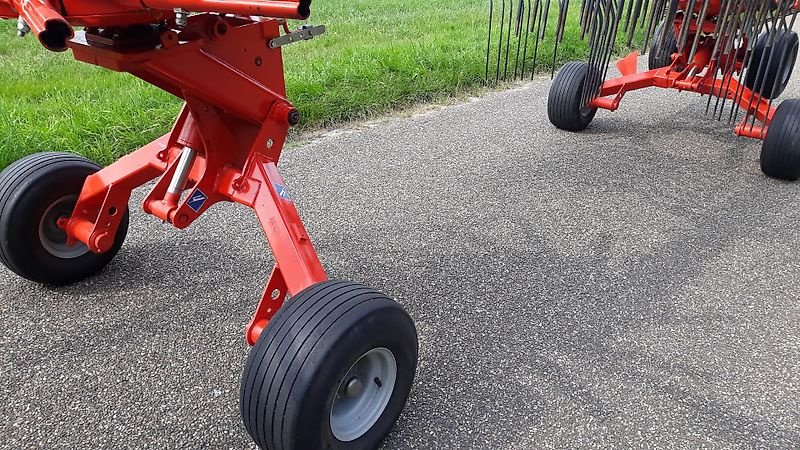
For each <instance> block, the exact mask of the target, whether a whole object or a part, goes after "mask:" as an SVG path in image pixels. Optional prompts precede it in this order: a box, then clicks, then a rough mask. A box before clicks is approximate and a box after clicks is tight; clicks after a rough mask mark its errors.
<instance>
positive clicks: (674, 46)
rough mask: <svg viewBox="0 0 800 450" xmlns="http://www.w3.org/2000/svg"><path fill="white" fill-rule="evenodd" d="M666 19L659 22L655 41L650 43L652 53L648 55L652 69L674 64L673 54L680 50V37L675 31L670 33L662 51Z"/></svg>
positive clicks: (648, 64)
mask: <svg viewBox="0 0 800 450" xmlns="http://www.w3.org/2000/svg"><path fill="white" fill-rule="evenodd" d="M664 23H665V22H664V21H663V20H662V21H661V23H659V24H658V26H657V27H656V29H655V31H654V32H653V43H652V44H651V45H650V53H649V54H648V55H647V67H648V68H649V69H650V70H655V69H660V68H662V67H667V66H669V65H670V64H672V55H673V54H674V53H677V52H678V39H677V38H676V37H675V33H669V34H668V35H667V37H666V40H665V41H664V44H663V49H664V50H663V51H660V47H659V44H660V43H661V36H662V34H663V33H664Z"/></svg>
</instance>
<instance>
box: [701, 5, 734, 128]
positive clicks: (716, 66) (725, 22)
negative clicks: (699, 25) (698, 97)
mask: <svg viewBox="0 0 800 450" xmlns="http://www.w3.org/2000/svg"><path fill="white" fill-rule="evenodd" d="M723 2H724V3H723V4H724V8H722V11H723V15H722V20H720V21H718V22H717V25H716V26H715V28H714V36H713V37H714V39H715V45H714V51H713V52H712V54H711V60H712V61H713V62H714V66H713V67H714V73H715V74H716V72H717V71H719V70H720V69H721V68H720V67H719V55H720V50H721V49H722V42H720V40H719V36H720V33H722V31H723V30H725V29H726V28H727V26H728V22H729V18H730V14H729V13H730V8H731V4H732V3H733V0H723ZM720 89H721V88H720ZM721 92H722V91H721V90H719V91H718V93H717V96H719V94H720V93H721ZM712 97H714V88H713V86H712V88H711V92H710V93H709V95H708V102H707V103H706V115H708V111H709V110H710V109H711V98H712ZM716 114H717V112H716V110H715V111H714V115H716Z"/></svg>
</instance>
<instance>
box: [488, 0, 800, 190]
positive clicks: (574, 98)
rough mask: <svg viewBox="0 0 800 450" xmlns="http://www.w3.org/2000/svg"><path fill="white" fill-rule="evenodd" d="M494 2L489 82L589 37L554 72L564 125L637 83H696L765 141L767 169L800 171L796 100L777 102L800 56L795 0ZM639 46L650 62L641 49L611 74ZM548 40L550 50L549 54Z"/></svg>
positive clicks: (798, 174) (615, 101) (552, 102)
mask: <svg viewBox="0 0 800 450" xmlns="http://www.w3.org/2000/svg"><path fill="white" fill-rule="evenodd" d="M490 8H491V11H490V14H489V17H490V19H489V22H490V23H489V39H488V43H487V55H486V61H487V65H486V74H485V75H486V79H487V82H498V81H508V80H514V79H520V78H525V77H532V76H533V74H534V73H535V72H536V70H537V67H541V66H542V64H543V61H545V63H546V64H549V65H550V66H551V67H552V68H553V70H555V67H556V65H557V61H558V60H559V58H560V53H559V52H560V51H563V49H562V47H563V42H564V40H565V39H569V38H573V39H574V37H575V36H577V35H578V34H579V35H580V37H581V38H582V39H584V40H585V41H586V43H587V46H588V56H587V58H586V60H585V61H582V62H573V63H568V64H567V65H566V66H564V67H563V68H562V69H561V70H560V71H559V73H558V75H556V76H555V79H554V81H553V87H552V89H551V92H550V98H549V100H548V115H549V117H550V120H551V122H552V123H553V124H554V125H555V126H557V127H558V128H561V129H565V130H569V131H580V130H583V129H584V128H586V127H587V126H588V125H589V124H590V123H591V121H592V119H593V118H594V115H595V113H596V111H597V110H598V109H607V110H611V111H613V110H616V109H618V108H619V107H620V104H621V102H622V99H623V97H624V95H625V94H626V93H627V92H630V91H632V90H637V89H642V88H646V87H660V88H667V89H674V90H677V91H689V92H696V93H699V94H701V95H704V96H706V101H705V105H704V106H705V111H706V113H707V114H710V115H712V116H713V117H714V118H716V119H718V120H725V121H727V122H729V123H731V124H732V125H733V126H734V127H735V128H734V130H735V132H736V134H738V135H740V136H745V137H750V138H756V139H763V140H764V141H765V142H764V148H763V153H762V159H761V163H762V169H763V170H764V172H765V173H767V174H768V175H771V176H773V177H776V178H782V179H788V180H796V179H798V178H800V147H798V145H800V144H797V143H796V141H797V139H795V138H800V135H797V136H795V135H796V134H798V132H797V131H795V130H794V129H795V128H796V127H794V126H789V125H786V124H794V123H795V121H798V120H800V117H797V114H796V113H795V112H794V111H795V109H796V108H795V107H794V105H795V100H787V101H785V102H784V104H781V105H780V106H777V102H776V99H778V97H779V96H780V95H781V94H783V92H784V90H785V89H786V87H787V85H788V84H789V80H790V78H791V76H792V73H793V69H794V65H795V61H796V59H797V53H798V36H797V33H795V32H794V31H793V28H794V25H795V20H796V18H797V12H798V3H797V2H796V0H586V1H583V2H576V1H573V2H572V4H571V3H570V1H569V0H560V1H556V0H552V1H551V0H509V1H502V0H501V1H499V2H498V1H492V2H490ZM633 46H640V47H641V51H642V53H648V58H647V64H648V70H647V71H645V72H640V71H639V68H638V67H639V52H638V51H635V52H633V53H631V54H629V55H628V56H627V57H625V58H623V59H621V60H619V61H618V62H617V64H616V66H617V69H618V72H619V74H620V75H615V76H614V77H612V78H610V77H609V73H610V72H609V70H610V69H609V67H610V62H611V60H612V58H613V57H614V56H615V55H617V54H624V53H623V52H624V51H625V49H626V47H633ZM543 47H547V48H548V49H551V48H552V53H548V54H547V55H542V54H541V53H542V48H543ZM776 116H778V117H780V118H781V120H780V124H779V126H777V127H776V128H774V129H773V128H771V125H772V124H773V121H774V119H775V117H776ZM785 127H786V128H785Z"/></svg>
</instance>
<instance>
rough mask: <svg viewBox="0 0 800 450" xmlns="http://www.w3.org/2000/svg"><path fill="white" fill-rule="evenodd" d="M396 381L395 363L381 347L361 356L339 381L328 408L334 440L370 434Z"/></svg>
mask: <svg viewBox="0 0 800 450" xmlns="http://www.w3.org/2000/svg"><path fill="white" fill-rule="evenodd" d="M396 381H397V360H396V359H395V357H394V354H393V353H392V352H391V351H389V349H386V348H383V347H380V348H375V349H372V350H370V351H368V352H367V353H364V354H363V355H362V356H361V357H360V358H358V360H357V361H356V363H355V364H353V366H352V367H350V370H348V371H347V375H345V377H344V379H342V380H341V381H340V382H339V385H338V387H337V389H336V397H335V398H334V399H333V404H332V405H331V414H330V423H331V431H332V432H333V435H334V437H336V439H338V440H340V441H342V442H350V441H354V440H356V439H358V438H360V437H361V436H363V435H364V434H366V433H367V431H369V429H370V428H372V426H373V425H375V423H376V422H377V421H378V419H380V417H381V415H382V414H383V412H384V411H385V410H386V405H388V404H389V399H390V398H391V397H392V392H394V385H395V382H396Z"/></svg>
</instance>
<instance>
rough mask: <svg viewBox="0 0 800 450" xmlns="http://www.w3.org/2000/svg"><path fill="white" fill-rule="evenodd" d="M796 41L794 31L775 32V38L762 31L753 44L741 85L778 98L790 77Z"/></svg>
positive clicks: (796, 47) (795, 55) (795, 53)
mask: <svg viewBox="0 0 800 450" xmlns="http://www.w3.org/2000/svg"><path fill="white" fill-rule="evenodd" d="M770 40H772V46H771V47H769V43H770ZM799 43H800V40H798V37H797V33H795V32H794V31H778V32H777V34H776V35H775V37H774V38H773V37H772V36H771V34H770V33H762V34H761V36H759V37H758V40H756V43H755V45H754V46H753V59H752V62H751V63H750V65H749V66H748V68H747V74H746V75H745V78H744V85H745V86H746V87H747V88H748V89H750V90H751V91H754V92H758V93H760V94H761V95H762V96H763V97H766V98H768V99H775V98H778V97H780V95H781V94H783V91H784V90H786V86H788V85H789V80H790V79H791V77H792V72H793V71H794V65H795V62H796V61H797V51H798V44H799Z"/></svg>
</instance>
